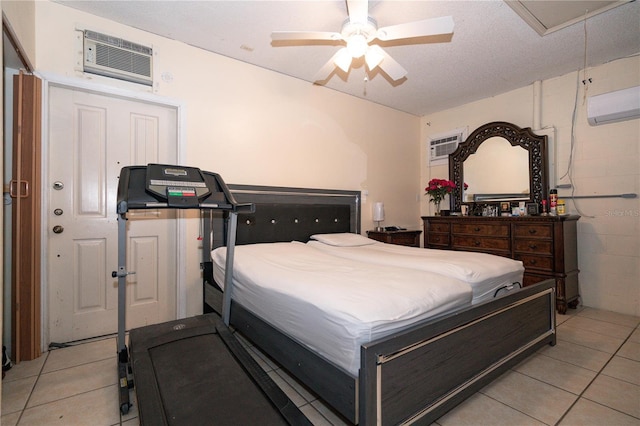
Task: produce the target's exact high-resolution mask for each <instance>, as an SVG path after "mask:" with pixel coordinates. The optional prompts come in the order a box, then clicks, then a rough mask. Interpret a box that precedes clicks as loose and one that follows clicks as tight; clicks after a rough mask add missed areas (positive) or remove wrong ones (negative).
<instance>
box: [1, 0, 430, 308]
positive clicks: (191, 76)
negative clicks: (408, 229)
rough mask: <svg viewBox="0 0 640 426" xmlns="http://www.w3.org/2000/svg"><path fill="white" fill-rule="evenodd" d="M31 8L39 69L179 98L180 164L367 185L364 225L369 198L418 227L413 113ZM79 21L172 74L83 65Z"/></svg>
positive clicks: (192, 246)
mask: <svg viewBox="0 0 640 426" xmlns="http://www.w3.org/2000/svg"><path fill="white" fill-rule="evenodd" d="M35 16H36V49H35V50H36V55H35V60H34V63H35V68H36V70H37V71H38V72H40V73H43V74H46V75H55V76H59V77H60V78H70V79H78V81H84V82H86V81H92V82H96V83H99V84H101V85H108V86H111V87H114V88H118V89H126V90H130V91H131V92H132V93H135V92H145V93H149V92H151V91H152V93H153V94H155V95H158V96H162V97H167V98H170V99H174V100H178V101H181V102H183V103H184V105H186V108H185V111H186V116H185V117H184V121H183V122H184V124H185V128H184V129H183V131H184V135H185V136H186V138H185V141H186V143H185V147H184V148H185V151H184V152H185V153H186V156H185V161H184V162H185V163H186V164H189V165H192V166H196V167H200V168H202V169H204V170H211V171H215V172H217V173H220V174H221V176H222V177H223V178H224V179H225V181H226V182H228V183H243V184H261V185H282V186H297V187H313V188H333V189H349V190H361V191H363V192H364V191H367V192H368V196H366V197H363V201H364V203H363V206H362V208H363V215H362V230H363V232H364V231H366V230H367V229H371V228H372V227H373V222H372V219H371V206H372V203H373V202H375V201H384V202H385V207H386V209H385V210H386V214H387V220H386V221H385V223H386V224H391V223H393V224H397V225H404V226H413V227H418V226H419V219H418V218H419V202H418V200H417V194H418V193H419V186H420V185H419V183H418V182H419V170H420V166H419V157H418V154H419V148H418V145H417V143H416V141H418V140H419V134H420V131H419V123H420V119H419V118H418V117H415V116H412V115H409V114H406V113H402V112H398V111H396V110H392V109H389V108H385V107H382V106H380V105H377V104H373V103H370V102H367V101H363V100H360V99H357V98H354V97H351V96H347V95H344V94H341V93H338V92H335V91H332V90H329V89H326V88H323V87H319V86H314V85H312V84H310V83H307V82H303V81H300V80H297V79H293V78H290V77H286V76H284V75H282V74H278V73H275V72H272V71H268V70H265V69H262V68H258V67H255V66H252V65H249V64H246V63H243V62H239V61H235V60H232V59H229V58H227V57H224V56H220V55H216V54H212V53H209V52H206V51H203V50H200V49H196V48H194V47H191V46H187V45H185V44H182V43H178V42H176V41H172V40H168V39H165V38H162V37H158V36H155V35H152V34H149V33H145V32H142V31H139V30H136V29H133V28H130V27H126V26H123V25H120V24H118V23H115V22H111V21H107V20H104V19H100V18H97V17H95V16H93V15H88V14H84V13H82V12H78V11H76V10H74V9H70V8H67V7H64V6H61V5H59V4H56V3H51V2H48V1H38V2H36V3H35ZM9 19H11V16H10V17H9ZM84 28H86V29H91V30H95V31H99V32H103V33H107V34H110V35H114V36H117V37H121V38H124V39H127V40H131V41H135V42H138V43H140V44H145V45H151V46H152V47H153V49H154V73H155V75H156V76H161V75H162V74H163V73H164V74H165V75H170V76H171V79H168V81H165V80H163V79H161V78H157V79H156V84H155V85H154V86H153V89H149V88H145V87H142V86H140V85H135V84H131V83H126V82H120V81H118V80H114V79H109V78H104V77H100V76H94V75H90V74H86V75H85V74H83V73H82V72H81V71H79V70H78V67H77V63H78V61H79V60H80V59H81V56H80V55H79V46H80V45H79V43H78V35H79V34H78V32H77V31H75V30H76V29H84ZM32 59H33V58H32ZM169 80H170V81H169ZM45 131H46V129H45ZM114 214H115V213H114ZM191 217H195V214H193V215H191ZM197 235H198V223H197V220H195V219H191V220H189V223H188V225H187V237H186V238H187V242H188V246H187V266H188V268H189V269H188V270H187V272H186V273H187V282H188V289H189V290H188V307H187V312H188V315H193V314H196V313H199V312H200V310H201V306H202V290H201V278H200V271H199V268H198V265H199V262H200V252H199V247H198V245H197V243H196V242H195V241H196V237H197Z"/></svg>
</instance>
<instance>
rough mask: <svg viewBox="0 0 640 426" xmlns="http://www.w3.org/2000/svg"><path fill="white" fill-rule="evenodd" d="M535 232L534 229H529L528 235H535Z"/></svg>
mask: <svg viewBox="0 0 640 426" xmlns="http://www.w3.org/2000/svg"><path fill="white" fill-rule="evenodd" d="M536 232H538V231H537V230H536V229H529V233H530V234H535V233H536Z"/></svg>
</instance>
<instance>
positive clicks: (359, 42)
mask: <svg viewBox="0 0 640 426" xmlns="http://www.w3.org/2000/svg"><path fill="white" fill-rule="evenodd" d="M346 1H347V10H348V12H349V17H348V18H347V20H346V21H345V22H344V24H343V26H342V30H341V31H340V32H339V33H337V32H324V31H274V32H272V33H271V39H272V40H273V41H276V42H278V41H292V40H309V41H314V42H318V41H326V42H331V43H340V44H344V45H345V46H344V47H342V48H341V49H340V50H338V51H337V52H336V53H335V54H334V55H333V57H331V59H329V61H328V62H327V63H326V64H325V65H324V66H322V68H320V70H319V71H318V73H317V74H316V76H315V78H314V81H323V80H326V79H328V78H329V76H330V75H331V73H332V72H333V71H334V69H335V67H336V66H337V67H339V68H340V69H341V70H342V71H344V72H348V71H349V68H350V67H351V63H352V61H353V59H357V58H361V57H362V56H364V60H365V63H366V64H367V67H368V68H369V70H373V69H375V68H376V67H380V69H382V71H384V72H385V73H386V74H387V75H388V76H389V77H390V78H391V79H392V80H394V81H397V80H400V79H401V78H403V77H405V76H406V75H407V71H406V70H405V69H404V68H403V67H402V65H400V64H399V63H398V62H397V61H395V60H394V59H393V58H392V57H391V56H389V54H387V53H386V52H385V51H384V50H383V49H382V47H380V46H379V45H378V44H375V42H376V40H379V41H382V42H386V41H392V40H402V39H409V38H416V37H426V36H433V35H441V34H451V33H453V18H451V16H443V17H440V18H432V19H424V20H422V21H415V22H408V23H405V24H398V25H391V26H388V27H382V28H378V25H377V23H376V21H375V20H373V19H372V18H371V17H370V16H369V4H368V1H367V0H346Z"/></svg>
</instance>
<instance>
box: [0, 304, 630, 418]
mask: <svg viewBox="0 0 640 426" xmlns="http://www.w3.org/2000/svg"><path fill="white" fill-rule="evenodd" d="M557 322H558V343H557V345H556V346H554V347H550V346H549V347H545V348H543V349H541V350H540V351H539V352H538V353H536V354H534V355H532V356H531V357H529V358H528V359H527V360H525V361H523V362H522V363H520V364H519V365H517V366H516V367H514V368H513V369H512V370H510V371H508V372H506V373H505V374H503V375H502V376H500V377H499V378H498V379H497V380H495V381H494V382H492V383H491V384H489V385H488V386H486V387H485V388H484V389H482V390H481V391H480V392H478V393H476V394H475V395H473V396H472V397H470V398H469V399H467V400H466V401H465V402H463V403H462V404H460V405H459V406H458V407H456V408H455V409H454V410H452V411H450V412H449V413H447V414H446V415H444V416H443V417H441V418H440V419H439V420H438V421H437V422H436V424H437V425H440V426H448V425H479V424H484V425H498V424H504V425H640V329H639V328H638V325H639V324H640V318H637V317H631V316H627V315H621V314H616V313H612V312H607V311H601V310H596V309H591V308H579V309H577V310H573V311H571V310H570V311H569V312H568V315H558V317H557ZM251 350H252V351H253V353H254V355H256V357H257V359H258V360H259V362H260V364H261V365H262V366H263V368H265V369H266V370H267V371H268V372H269V374H270V375H271V377H272V378H273V379H274V380H275V381H276V383H278V384H279V385H280V386H281V387H282V388H283V389H284V390H285V392H286V393H287V394H288V395H289V397H290V398H291V400H292V401H294V402H295V403H296V404H298V406H299V407H300V409H301V410H302V412H303V413H304V414H305V415H306V416H307V417H308V418H309V419H310V420H311V421H312V422H313V423H314V424H315V425H345V422H344V421H343V420H341V419H340V418H339V417H337V416H336V415H335V414H333V413H332V412H331V411H330V410H329V409H327V408H326V407H325V406H324V405H323V404H322V402H321V401H319V400H318V399H316V398H315V397H314V396H313V395H312V394H311V393H309V392H308V391H306V390H305V389H304V388H302V387H301V386H299V385H298V384H296V382H295V381H294V380H293V379H291V377H290V376H289V375H287V374H286V373H285V372H284V371H282V370H281V369H279V368H278V367H277V366H276V365H275V364H273V363H272V362H271V361H269V360H267V359H265V358H264V357H263V356H262V355H260V354H258V353H257V351H255V350H254V348H251ZM132 396H133V403H134V406H133V407H132V408H131V410H130V412H129V413H128V414H127V415H126V416H121V415H120V412H119V409H118V405H119V403H118V390H117V372H116V342H115V338H108V339H103V340H98V341H93V342H90V343H83V344H80V345H76V346H72V347H68V348H64V349H56V350H52V351H50V352H48V353H45V354H44V355H43V356H42V357H40V358H38V359H37V360H34V361H28V362H22V363H20V364H19V365H16V366H14V367H13V368H12V369H11V370H9V371H8V372H7V375H6V377H5V379H4V380H3V382H2V411H1V414H2V417H1V418H0V422H1V423H2V425H6V426H13V425H20V426H23V425H57V424H60V425H91V426H96V425H127V426H133V425H137V424H139V421H138V417H137V410H136V406H135V395H134V393H133V392H132Z"/></svg>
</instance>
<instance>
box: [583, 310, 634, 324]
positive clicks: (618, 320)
mask: <svg viewBox="0 0 640 426" xmlns="http://www.w3.org/2000/svg"><path fill="white" fill-rule="evenodd" d="M580 316H583V317H587V318H591V319H595V320H598V321H605V322H610V323H612V324H618V325H623V326H625V327H636V326H637V325H638V324H640V318H639V317H636V316H633V315H625V314H620V313H618V312H612V311H604V310H601V309H595V308H589V307H587V308H585V309H584V310H582V312H580Z"/></svg>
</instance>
